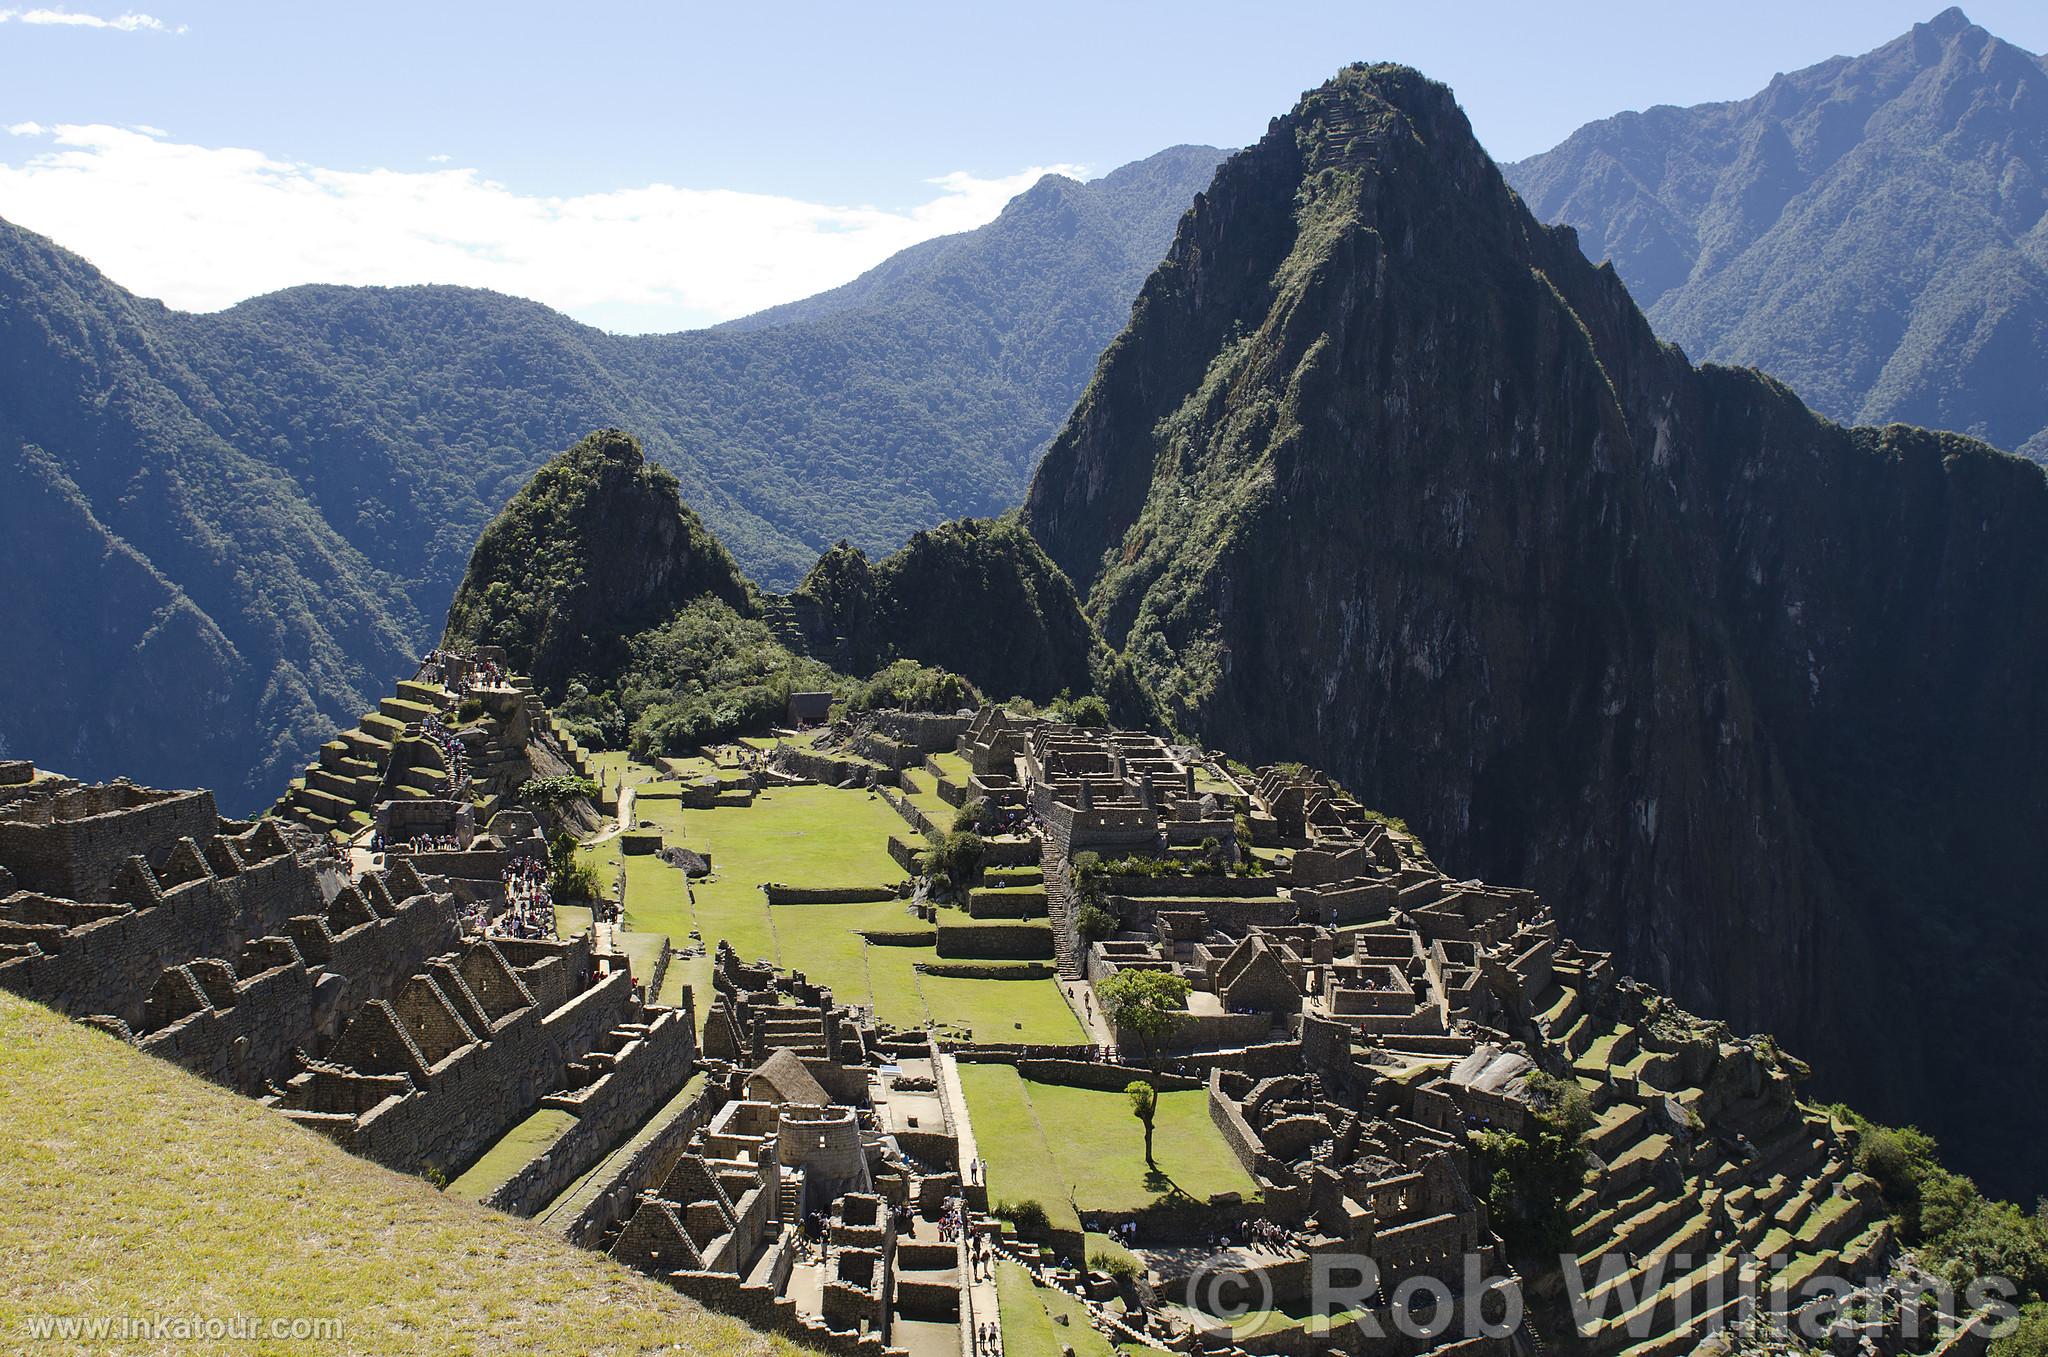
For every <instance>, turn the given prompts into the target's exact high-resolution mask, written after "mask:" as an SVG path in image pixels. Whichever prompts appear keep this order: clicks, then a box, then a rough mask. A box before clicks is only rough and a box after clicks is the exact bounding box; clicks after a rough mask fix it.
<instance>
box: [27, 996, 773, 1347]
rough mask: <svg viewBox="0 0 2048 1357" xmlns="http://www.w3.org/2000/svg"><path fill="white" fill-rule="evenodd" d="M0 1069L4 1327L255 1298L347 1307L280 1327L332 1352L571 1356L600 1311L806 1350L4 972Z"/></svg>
mask: <svg viewBox="0 0 2048 1357" xmlns="http://www.w3.org/2000/svg"><path fill="white" fill-rule="evenodd" d="M0 1068H4V1069H6V1071H7V1078H6V1080H5V1081H4V1082H0V1142H4V1143H5V1144H6V1145H7V1147H8V1157H9V1165H10V1172H11V1174H12V1175H13V1176H12V1178H11V1181H10V1186H9V1206H8V1210H6V1211H5V1212H0V1253H4V1254H5V1256H6V1258H7V1260H8V1272H7V1280H6V1282H5V1283H4V1284H0V1309H5V1310H6V1311H7V1313H8V1321H7V1322H8V1324H9V1326H10V1330H12V1329H13V1328H14V1327H15V1326H17V1325H18V1324H19V1322H20V1320H21V1318H22V1317H24V1316H26V1315H28V1314H37V1315H50V1316H55V1317H67V1316H77V1317H91V1316H107V1315H143V1314H162V1315H189V1314H198V1315H223V1316H225V1315H251V1316H255V1317H257V1318H258V1319H259V1320H267V1319H271V1318H277V1319H285V1320H291V1319H308V1320H312V1319H322V1320H324V1319H332V1320H338V1321H340V1325H341V1333H340V1335H339V1337H338V1338H335V1339H332V1340H327V1339H315V1340H312V1341H306V1342H293V1343H291V1344H289V1345H288V1346H289V1347H290V1349H291V1350H292V1351H293V1352H303V1353H308V1354H318V1355H320V1357H325V1354H329V1353H336V1354H338V1353H344V1352H349V1353H354V1352H377V1353H394V1354H396V1353H433V1354H437V1355H438V1354H443V1353H448V1352H455V1351H460V1352H465V1353H473V1354H478V1357H488V1355H489V1354H500V1353H502V1354H508V1357H509V1355H510V1354H518V1357H566V1355H567V1354H571V1353H574V1354H582V1353H586V1352H588V1351H589V1350H590V1335H591V1334H593V1333H599V1332H601V1333H602V1334H603V1335H604V1344H605V1350H606V1351H608V1352H611V1353H615V1354H622V1355H623V1354H636V1353H645V1354H653V1353H657V1352H671V1351H673V1350H674V1348H675V1346H676V1345H677V1344H679V1343H680V1344H682V1345H683V1346H684V1347H686V1348H688V1349H689V1350H692V1351H717V1352H723V1353H731V1354H735V1357H763V1355H765V1354H768V1353H795V1352H797V1351H799V1350H798V1349H797V1348H795V1347H794V1346H793V1345H791V1344H788V1343H786V1342H784V1341H782V1340H779V1339H773V1338H769V1337H766V1336H764V1335H762V1334H761V1333H759V1332H758V1331H756V1330H752V1329H749V1328H748V1327H747V1326H746V1325H744V1324H742V1323H741V1322H740V1321H738V1320H735V1319H727V1318H724V1317H722V1316H717V1315H712V1314H709V1313H707V1312H705V1311H704V1310H703V1309H702V1308H701V1307H700V1306H698V1305H697V1304H696V1303H695V1302H694V1301H690V1300H687V1299H685V1298H684V1297H682V1296H679V1295H677V1294H676V1293H675V1292H674V1291H673V1290H671V1289H669V1288H668V1287H666V1286H663V1285H661V1284H660V1283H658V1282H656V1281H654V1280H652V1279H650V1278H647V1277H642V1276H640V1275H639V1274H637V1273H635V1272H632V1271H631V1270H629V1269H627V1268H625V1267H622V1266H619V1265H618V1264H615V1263H613V1262H612V1261H611V1260H610V1259H608V1258H605V1257H604V1256H602V1255H600V1254H596V1253H592V1252H589V1251H587V1250H584V1249H579V1248H576V1247H575V1246H573V1245H571V1244H569V1243H567V1242H566V1241H564V1240H562V1239H559V1238H557V1237H555V1236H554V1235H553V1234H552V1233H550V1232H549V1231H546V1230H542V1229H536V1228H534V1227H533V1226H532V1225H530V1224H529V1223H527V1222H525V1221H519V1220H514V1219H512V1218H510V1217H508V1216H504V1215H501V1214H499V1213H497V1212H495V1211H487V1210H484V1209H483V1208H481V1207H479V1206H475V1205H472V1204H471V1203H469V1202H465V1201H462V1200H459V1199H458V1198H456V1197H454V1196H451V1195H445V1194H443V1193H441V1192H437V1191H435V1190H434V1189H433V1188H432V1187H431V1186H429V1185H428V1184H427V1183H425V1182H423V1181H421V1180H420V1179H417V1178H408V1177H405V1176H403V1175H401V1174H396V1173H392V1172H390V1171H388V1170H386V1169H382V1168H379V1167H377V1166H376V1165H374V1164H371V1163H368V1162H367V1161H365V1160H361V1159H357V1158H355V1157H353V1156H351V1155H349V1154H348V1153H346V1152H345V1151H343V1150H342V1149H341V1148H340V1147H339V1146H337V1145H335V1144H333V1143H332V1142H330V1141H328V1140H327V1139H325V1138H324V1137H322V1136H319V1135H316V1134H315V1133H313V1132H311V1131H306V1130H303V1129H301V1128H299V1127H296V1126H293V1125H292V1124H290V1123H289V1122H287V1121H286V1120H285V1119H283V1118H282V1117H280V1116H279V1115H278V1114H277V1113H276V1112H274V1111H272V1110H271V1109H269V1108H266V1107H263V1106H261V1105H260V1104H258V1103H256V1102H254V1101H253V1100H250V1099H247V1098H242V1097H238V1096H236V1095H235V1094H233V1093H230V1092H228V1091H227V1090H225V1089H222V1088H219V1087H216V1086H215V1085H213V1084H210V1083H207V1082H205V1081H204V1080H201V1079H198V1078H196V1077H194V1076H192V1075H189V1074H186V1073H185V1072H183V1071H182V1070H180V1069H178V1068H177V1067H176V1066H174V1065H171V1064H170V1063H168V1062H166V1061H161V1060H157V1059H154V1058H152V1057H150V1056H146V1055H143V1054H142V1053H140V1052H138V1051H136V1050H134V1049H133V1048H132V1047H129V1046H126V1045H124V1044H122V1043H120V1042H118V1041H115V1040H114V1039H113V1038H111V1037H108V1036H106V1035H105V1034H103V1033H100V1032H97V1031H95V1030H93V1029H91V1028H88V1027H85V1026H83V1025H81V1024H78V1023H74V1022H72V1021H70V1020H68V1019H66V1018H64V1017H62V1016H61V1015H59V1014H56V1013H52V1012H50V1011H49V1010H47V1009H43V1008H40V1007H37V1006H36V1005H33V1004H29V1003H27V1002H25V1001H23V1000H20V999H17V998H15V997H14V996H12V995H9V994H4V993H0ZM144 1165H146V1171H139V1169H140V1168H141V1167H142V1166H144ZM252 1185H260V1187H261V1189H262V1190H260V1191H252V1190H251V1186H252ZM166 1222H175V1223H176V1228H166ZM137 1350H139V1349H137ZM266 1350H267V1349H266Z"/></svg>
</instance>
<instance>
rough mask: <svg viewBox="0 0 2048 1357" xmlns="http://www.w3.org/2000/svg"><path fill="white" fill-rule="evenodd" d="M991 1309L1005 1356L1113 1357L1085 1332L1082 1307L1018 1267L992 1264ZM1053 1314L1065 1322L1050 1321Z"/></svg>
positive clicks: (1102, 1340) (1105, 1343)
mask: <svg viewBox="0 0 2048 1357" xmlns="http://www.w3.org/2000/svg"><path fill="white" fill-rule="evenodd" d="M996 1309H997V1314H998V1317H999V1318H1000V1320H1001V1321H1002V1326H1003V1351H1004V1353H1005V1354H1007V1357H1060V1354H1061V1353H1062V1351H1064V1350H1065V1349H1067V1348H1072V1349H1073V1350H1074V1357H1116V1349H1115V1348H1114V1347H1113V1346H1112V1345H1111V1344H1110V1341H1109V1339H1107V1338H1106V1337H1104V1336H1103V1335H1102V1334H1101V1333H1100V1332H1098V1331H1097V1330H1095V1329H1094V1328H1092V1327H1090V1325H1089V1323H1088V1312H1087V1308H1086V1307H1085V1306H1083V1305H1082V1304H1081V1303H1080V1302H1079V1301H1077V1300H1075V1299H1074V1298H1073V1297H1072V1296H1069V1295H1067V1294H1066V1293H1065V1292H1063V1291H1055V1290H1053V1289H1051V1288H1050V1287H1043V1286H1040V1285H1038V1283H1036V1282H1034V1281H1032V1280H1031V1274H1030V1273H1028V1272H1026V1271H1025V1270H1024V1268H1023V1266H1022V1265H1021V1264H1018V1263H1013V1262H1011V1261H1010V1260H1008V1259H1007V1258H1006V1259H1003V1260H1002V1261H1000V1262H998V1263H997V1264H996ZM1055 1315H1058V1316H1060V1317H1061V1318H1062V1319H1064V1320H1065V1322H1064V1323H1060V1322H1057V1321H1055V1320H1054V1318H1053V1316H1055Z"/></svg>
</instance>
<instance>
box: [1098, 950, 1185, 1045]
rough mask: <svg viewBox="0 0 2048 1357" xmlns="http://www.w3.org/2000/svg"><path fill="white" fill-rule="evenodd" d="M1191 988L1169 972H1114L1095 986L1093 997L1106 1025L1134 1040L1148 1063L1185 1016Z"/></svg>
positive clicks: (1182, 977)
mask: <svg viewBox="0 0 2048 1357" xmlns="http://www.w3.org/2000/svg"><path fill="white" fill-rule="evenodd" d="M1192 988H1193V987H1192V986H1190V985H1189V984H1188V981H1187V977H1185V976H1182V975H1177V974H1175V973H1174V972H1172V971H1118V972H1117V973H1116V974H1115V975H1112V976H1111V977H1109V979H1107V980H1105V981H1103V982H1102V983H1101V984H1099V985H1097V986H1096V987H1095V998H1096V1000H1097V1001H1098V1002H1100V1003H1101V1005H1102V1016H1103V1017H1104V1018H1106V1019H1107V1020H1108V1021H1109V1024H1110V1026H1111V1027H1113V1028H1115V1029H1117V1030H1118V1031H1120V1032H1128V1033H1130V1034H1131V1035H1132V1036H1134V1037H1136V1038H1137V1039H1138V1041H1139V1043H1140V1044H1142V1045H1143V1046H1144V1048H1145V1057H1146V1059H1147V1061H1148V1062H1149V1061H1150V1059H1151V1057H1152V1053H1153V1052H1154V1051H1156V1050H1157V1049H1158V1048H1159V1045H1160V1043H1161V1042H1163V1041H1165V1040H1166V1039H1167V1038H1168V1037H1170V1036H1172V1035H1173V1032H1174V1029H1175V1028H1176V1027H1178V1026H1179V1025H1180V1020H1181V1019H1182V1018H1183V1017H1184V1016H1186V1014H1187V1007H1188V994H1189V992H1190V991H1191V989H1192Z"/></svg>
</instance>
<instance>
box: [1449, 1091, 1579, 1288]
mask: <svg viewBox="0 0 2048 1357" xmlns="http://www.w3.org/2000/svg"><path fill="white" fill-rule="evenodd" d="M1529 1093H1530V1101H1531V1103H1532V1105H1533V1107H1534V1111H1532V1112H1531V1113H1530V1115H1529V1118H1528V1122H1527V1124H1526V1125H1525V1126H1523V1128H1522V1129H1521V1130H1520V1131H1519V1132H1510V1131H1504V1130H1498V1129H1495V1130H1488V1131H1482V1132H1479V1133H1477V1135H1476V1137H1475V1138H1476V1141H1477V1147H1478V1150H1479V1154H1480V1158H1481V1160H1482V1162H1483V1163H1484V1165H1485V1166H1486V1167H1487V1168H1490V1169H1491V1170H1492V1184H1491V1187H1490V1189H1489V1190H1488V1193H1487V1206H1488V1208H1489V1209H1490V1210H1491V1211H1492V1213H1493V1220H1494V1222H1495V1227H1496V1228H1497V1229H1498V1230H1499V1231H1500V1235H1501V1238H1502V1239H1504V1240H1506V1241H1507V1243H1508V1246H1509V1247H1510V1248H1513V1249H1516V1250H1519V1251H1522V1252H1525V1253H1528V1254H1529V1255H1531V1256H1536V1255H1552V1254H1555V1253H1556V1252H1558V1251H1559V1250H1560V1249H1562V1248H1563V1247H1564V1246H1565V1245H1566V1244H1568V1243H1569V1242H1570V1240H1571V1232H1572V1224H1571V1211H1570V1207H1571V1201H1572V1198H1573V1197H1575V1196H1577V1195H1578V1192H1579V1189H1580V1187H1581V1186H1582V1185H1583V1184H1584V1182H1585V1179H1586V1153H1585V1148H1584V1141H1585V1136H1586V1132H1587V1131H1589V1130H1591V1129H1592V1127H1593V1109H1592V1104H1591V1103H1590V1102H1589V1101H1588V1100H1587V1097H1586V1091H1585V1090H1584V1089H1582V1088H1580V1087H1579V1086H1578V1085H1577V1084H1575V1083H1572V1082H1569V1081H1567V1080H1563V1079H1558V1078H1556V1077H1554V1076H1552V1075H1548V1074H1544V1073H1543V1072H1541V1071H1540V1070H1539V1071H1535V1072H1532V1073H1531V1074H1530V1075H1529Z"/></svg>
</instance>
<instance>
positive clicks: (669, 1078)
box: [484, 1008, 697, 1216]
mask: <svg viewBox="0 0 2048 1357" xmlns="http://www.w3.org/2000/svg"><path fill="white" fill-rule="evenodd" d="M652 1016H653V1022H652V1023H651V1024H650V1025H649V1027H648V1031H647V1034H646V1035H645V1036H643V1037H641V1038H640V1039H639V1040H638V1041H637V1042H635V1043H634V1044H633V1045H632V1046H631V1047H629V1048H628V1049H627V1050H626V1051H625V1052H623V1053H621V1055H620V1058H619V1060H618V1062H617V1064H616V1065H615V1066H614V1067H613V1068H612V1070H611V1071H610V1072H609V1073H608V1074H606V1075H605V1076H604V1077H603V1078H601V1079H599V1080H598V1081H597V1082H596V1083H595V1084H592V1085H591V1086H590V1087H589V1088H588V1089H583V1090H578V1095H579V1096H576V1097H575V1098H574V1100H573V1101H574V1102H575V1104H576V1106H575V1111H576V1124H575V1125H574V1126H572V1127H570V1128H569V1129H568V1130H567V1131H566V1132H564V1133H563V1135H562V1138H561V1139H560V1140H557V1141H556V1142H555V1143H554V1144H553V1145H551V1146H550V1147H548V1149H547V1150H546V1152H544V1153H542V1154H540V1155H537V1156H535V1157H534V1159H533V1160H532V1161H531V1162H529V1163H528V1164H527V1165H526V1166H525V1167H524V1168H522V1169H520V1170H519V1172H517V1173H515V1174H513V1175H512V1177H511V1178H510V1179H508V1180H507V1181H506V1182H505V1184H504V1185H503V1186H502V1187H500V1188H499V1189H498V1190H497V1191H495V1192H493V1193H492V1194H491V1195H490V1196H488V1197H486V1198H485V1199H484V1205H486V1206H494V1207H496V1208H497V1209H498V1210H500V1211H506V1212H510V1213H511V1214H512V1215H515V1216H530V1215H532V1214H533V1213H534V1212H536V1211H538V1210H539V1209H540V1208H541V1207H543V1206H546V1205H547V1204H548V1203H549V1202H551V1201H553V1200H554V1199H555V1197H556V1196H557V1194H559V1193H560V1192H561V1191H562V1190H563V1189H564V1188H566V1187H568V1186H569V1184H570V1183H572V1182H574V1181H575V1180H576V1179H577V1178H579V1177H581V1176H582V1175H583V1173H584V1171H585V1170H587V1169H589V1168H590V1166H591V1165H593V1164H595V1163H596V1162H597V1161H598V1160H600V1159H602V1158H604V1156H605V1155H606V1153H608V1152H609V1151H610V1150H611V1148H612V1147H613V1146H614V1145H617V1144H618V1143H619V1142H620V1141H621V1140H623V1139H624V1138H625V1137H626V1136H628V1135H630V1134H631V1133H632V1131H633V1129H634V1128H635V1127H637V1126H639V1125H640V1123H641V1122H643V1121H645V1120H646V1119H647V1118H648V1116H649V1115H650V1114H652V1113H653V1112H654V1110H655V1109H656V1108H658V1107H660V1106H661V1105H662V1104H663V1103H665V1102H667V1101H668V1100H669V1099H670V1098H673V1097H674V1096H675V1095H676V1091H677V1090H678V1089H680V1088H682V1086H683V1084H684V1082H685V1081H687V1080H688V1079H689V1077H690V1072H691V1070H693V1069H694V1068H695V1067H696V1063H697V1038H696V1034H695V1033H694V1032H693V1031H692V1030H691V1028H692V1025H693V1024H692V1022H691V1017H692V1014H691V1012H690V1010H689V1009H686V1008H672V1009H661V1010H658V1011H656V1012H655V1013H654V1014H653V1015H652ZM568 1101H569V1100H564V1099H561V1098H559V1097H551V1098H548V1099H546V1100H545V1105H547V1106H551V1107H554V1106H561V1107H566V1106H567V1105H568Z"/></svg>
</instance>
